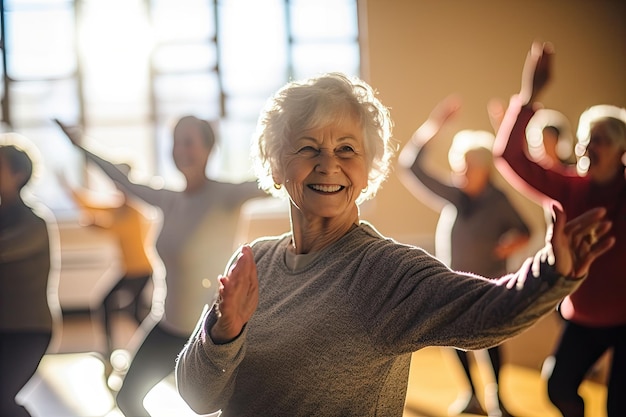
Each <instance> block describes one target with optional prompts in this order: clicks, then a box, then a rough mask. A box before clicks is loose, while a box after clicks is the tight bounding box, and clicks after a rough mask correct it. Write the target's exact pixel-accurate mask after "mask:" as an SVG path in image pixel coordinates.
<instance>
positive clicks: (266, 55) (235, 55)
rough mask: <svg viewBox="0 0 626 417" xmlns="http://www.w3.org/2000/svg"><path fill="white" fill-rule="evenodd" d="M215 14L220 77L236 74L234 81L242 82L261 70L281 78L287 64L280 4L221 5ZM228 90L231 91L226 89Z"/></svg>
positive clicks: (276, 0) (243, 1)
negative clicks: (216, 14)
mask: <svg viewBox="0 0 626 417" xmlns="http://www.w3.org/2000/svg"><path fill="white" fill-rule="evenodd" d="M218 13H219V14H218V16H219V19H220V27H219V33H218V40H219V45H220V48H219V51H220V56H219V59H220V68H221V70H222V72H223V73H224V74H229V73H231V72H232V73H235V74H239V75H238V76H235V77H236V78H237V81H244V79H245V78H247V77H250V76H253V75H254V74H256V73H258V71H264V70H272V71H275V72H277V73H279V74H281V75H283V76H284V74H286V71H283V70H282V69H283V68H285V67H286V64H287V61H286V59H287V39H286V35H287V34H286V28H285V24H284V22H285V18H284V16H285V11H284V2H283V1H281V0H267V1H262V2H261V1H254V0H237V1H234V0H233V1H228V2H221V3H220V4H219V5H218ZM242 28H245V30H242ZM237 81H236V82H237ZM257 82H258V80H257ZM229 88H234V87H233V86H232V85H229Z"/></svg>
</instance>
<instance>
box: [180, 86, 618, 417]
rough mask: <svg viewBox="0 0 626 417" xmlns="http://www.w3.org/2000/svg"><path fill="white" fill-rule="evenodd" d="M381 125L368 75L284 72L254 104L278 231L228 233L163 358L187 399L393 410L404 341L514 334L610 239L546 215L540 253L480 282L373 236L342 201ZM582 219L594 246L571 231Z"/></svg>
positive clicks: (406, 358)
mask: <svg viewBox="0 0 626 417" xmlns="http://www.w3.org/2000/svg"><path fill="white" fill-rule="evenodd" d="M390 130H391V121H390V118H389V113H388V110H387V109H386V108H385V107H384V106H383V105H382V104H381V103H380V102H379V101H378V99H377V98H376V97H375V95H374V92H373V91H372V89H371V87H369V86H368V85H367V84H366V83H364V82H363V81H361V80H359V79H350V78H347V77H345V76H343V75H341V74H326V75H322V76H319V77H317V78H312V79H309V80H306V81H303V82H292V83H290V84H287V85H286V86H285V87H284V88H282V89H281V90H279V91H278V93H277V94H276V95H275V96H274V97H273V98H272V99H271V100H270V101H269V102H268V107H267V109H266V110H265V112H264V113H263V114H262V116H261V118H260V123H259V132H258V136H257V141H256V151H257V152H256V154H257V155H256V156H257V160H258V162H259V182H260V184H261V186H262V187H264V188H265V189H266V190H268V191H270V192H271V193H273V194H280V193H283V192H286V195H287V197H288V198H289V205H290V217H291V231H290V232H289V233H286V234H284V235H282V236H276V237H266V238H260V239H258V240H256V241H254V242H253V243H252V244H250V245H244V246H243V247H242V248H241V250H240V251H238V252H237V253H236V254H235V255H234V256H233V258H232V262H231V263H230V265H229V266H227V268H226V272H225V275H224V276H222V277H220V290H219V294H220V298H219V299H218V300H217V302H216V303H215V304H213V305H212V306H211V308H210V309H207V310H206V311H205V312H204V313H203V314H202V316H201V318H200V320H199V322H198V325H197V326H196V330H195V331H194V333H193V335H192V336H191V338H190V340H189V342H188V343H187V345H186V346H185V348H184V349H183V351H182V352H181V354H180V355H179V360H178V362H177V373H176V376H177V382H178V389H179V392H180V394H181V395H182V397H183V398H184V399H185V400H186V401H187V403H188V404H189V405H190V407H191V408H192V409H193V410H195V411H196V412H198V413H202V414H205V413H211V412H216V411H218V410H222V412H223V416H226V417H228V416H237V417H246V416H254V417H258V416H262V415H267V416H269V415H271V416H278V417H280V416H285V417H287V416H288V417H298V416H312V415H315V416H340V415H343V416H360V417H362V416H376V415H378V416H381V415H384V416H401V415H402V412H403V406H404V401H405V394H406V388H407V381H408V373H409V364H410V359H411V352H414V351H416V350H418V349H421V348H423V347H426V346H431V345H438V346H455V347H458V348H463V349H478V348H484V347H489V346H494V345H496V344H498V343H500V342H501V341H503V340H504V339H506V338H507V337H511V336H513V335H515V334H517V333H519V332H521V331H522V330H523V329H525V328H527V327H528V326H530V325H531V324H532V323H534V322H535V321H536V320H537V319H538V318H539V317H541V316H542V315H544V314H546V313H547V312H549V311H551V310H552V309H553V308H554V307H555V305H556V304H557V303H558V301H559V300H560V299H562V298H563V297H564V296H565V295H567V294H569V293H570V292H572V291H573V290H575V289H576V288H577V287H578V286H579V284H580V282H581V278H582V277H583V276H584V275H586V273H587V269H588V267H589V264H590V263H591V262H592V261H593V260H594V259H595V258H596V257H597V256H598V255H600V254H601V253H604V252H605V251H606V250H607V249H608V248H609V247H610V246H611V245H612V243H613V239H612V238H609V237H608V236H607V231H608V230H609V228H610V224H608V223H606V222H603V221H602V217H603V215H604V211H603V210H596V211H593V212H590V213H587V214H586V215H585V216H582V217H580V218H578V219H576V220H574V221H573V222H570V223H569V225H568V226H567V227H566V226H565V224H564V216H563V214H562V213H558V215H557V217H556V224H555V227H554V234H553V236H552V240H551V242H552V246H551V247H552V248H553V249H554V251H553V253H551V252H549V251H544V252H541V253H540V254H539V256H537V257H536V258H535V259H536V261H535V262H534V264H533V262H532V260H529V261H528V262H526V263H525V264H524V267H523V268H522V269H521V270H520V271H519V272H518V273H516V274H511V275H509V276H505V277H502V278H501V279H499V280H493V281H492V280H488V279H485V278H482V277H478V276H473V275H469V274H461V273H457V272H454V271H451V270H450V269H449V268H448V267H446V266H445V265H444V264H443V263H441V262H440V261H439V260H437V259H436V258H434V257H433V256H431V255H430V254H428V253H426V252H425V251H424V250H422V249H420V248H417V247H413V246H409V245H405V244H401V243H398V242H396V241H394V240H393V239H389V238H386V237H384V236H382V235H381V234H380V233H379V232H378V231H376V229H375V228H374V227H373V226H372V225H370V224H368V223H366V222H364V221H360V220H359V207H358V203H360V202H361V201H363V200H365V199H367V198H370V197H372V196H374V195H375V193H376V191H377V190H378V188H379V186H380V184H381V182H382V181H383V180H384V179H385V177H386V175H387V174H388V170H389V168H390V157H391V155H392V152H393V150H394V147H393V146H392V144H391V141H390V137H391V131H390ZM591 230H593V231H594V233H595V234H596V236H598V237H599V238H600V240H599V241H597V242H596V243H595V245H594V246H590V245H589V244H588V243H586V242H583V241H582V237H583V236H584V235H588V234H589V233H590V232H591ZM548 255H549V256H548ZM548 261H549V262H548ZM533 265H534V267H533ZM533 275H535V276H533Z"/></svg>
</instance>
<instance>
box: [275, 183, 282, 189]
mask: <svg viewBox="0 0 626 417" xmlns="http://www.w3.org/2000/svg"><path fill="white" fill-rule="evenodd" d="M274 188H275V189H277V190H280V189H281V188H283V186H282V185H281V184H276V183H274Z"/></svg>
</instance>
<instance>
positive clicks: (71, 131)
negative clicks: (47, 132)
mask: <svg viewBox="0 0 626 417" xmlns="http://www.w3.org/2000/svg"><path fill="white" fill-rule="evenodd" d="M54 123H56V124H57V126H59V127H60V128H61V130H62V131H63V133H65V136H67V137H68V139H69V140H70V142H72V145H74V146H78V147H79V148H80V147H81V141H82V132H81V129H80V128H78V127H75V126H68V125H66V124H65V123H63V122H61V121H60V120H59V119H54Z"/></svg>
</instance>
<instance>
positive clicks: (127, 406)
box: [58, 116, 265, 417]
mask: <svg viewBox="0 0 626 417" xmlns="http://www.w3.org/2000/svg"><path fill="white" fill-rule="evenodd" d="M58 123H59V126H60V127H61V128H62V129H63V131H64V132H65V133H66V134H67V136H68V138H69V139H70V140H71V142H72V143H73V144H74V145H75V146H76V147H77V148H78V149H79V150H80V151H81V152H83V153H84V154H85V155H86V157H87V158H88V159H89V160H90V161H93V162H94V163H96V164H97V165H98V166H99V167H100V168H101V169H102V170H103V171H104V172H105V173H106V174H107V175H108V176H109V177H110V178H111V179H112V180H113V181H114V182H115V183H116V184H117V186H118V187H120V188H121V189H122V190H124V192H126V193H128V194H129V195H133V196H135V197H138V198H140V199H141V200H143V201H145V202H146V203H148V204H151V205H153V206H155V207H157V208H158V209H160V211H161V215H162V227H161V230H160V232H159V235H158V237H157V240H156V250H157V253H158V255H159V257H160V258H161V260H162V261H163V266H164V269H165V289H164V290H165V291H166V295H165V296H164V298H163V301H162V304H163V305H162V311H161V312H159V311H158V310H159V308H158V306H159V303H161V301H160V300H157V299H156V298H157V297H156V293H155V301H154V302H153V305H154V304H155V302H156V303H157V304H156V308H154V307H153V311H154V312H155V313H158V314H156V315H155V320H156V321H157V323H156V325H154V326H153V327H152V328H151V329H150V330H149V333H148V334H147V336H145V339H144V340H143V342H142V343H141V346H140V347H139V349H138V350H137V352H136V354H135V355H134V357H133V359H132V362H131V364H130V368H129V369H128V372H127V374H126V375H125V377H124V382H123V384H122V387H121V389H120V391H119V393H118V394H117V397H116V400H117V405H118V407H119V408H120V410H121V411H122V413H124V415H125V416H126V417H141V416H149V414H148V412H147V411H146V409H145V408H144V406H143V399H144V397H145V395H146V394H147V393H148V392H149V391H150V390H151V389H152V388H153V387H154V386H155V385H156V384H157V383H158V382H160V381H161V380H162V379H163V378H165V377H166V376H168V375H169V374H171V373H172V372H173V371H174V365H175V360H176V357H177V355H178V353H179V352H180V350H181V349H182V347H183V346H184V344H185V343H186V341H187V339H188V338H189V336H190V335H191V333H192V331H193V329H194V327H195V325H196V321H197V317H198V315H199V314H200V312H201V311H202V308H203V306H204V304H205V303H206V300H211V299H213V298H215V296H216V294H217V288H218V282H217V277H218V275H219V274H221V273H222V272H223V267H224V265H225V263H226V262H227V261H228V259H229V258H230V256H231V254H232V250H233V248H234V247H235V242H234V236H235V233H236V227H237V221H238V219H239V209H240V207H241V204H242V203H243V202H245V201H246V200H248V199H251V198H253V197H260V196H265V193H264V192H263V191H261V190H260V189H259V187H258V185H257V183H256V181H252V182H244V183H239V184H235V183H225V182H218V181H215V180H212V179H210V178H208V177H207V174H206V171H207V163H208V160H209V156H210V154H211V152H212V150H213V149H214V146H215V143H216V138H215V133H214V131H213V129H212V127H211V125H210V124H209V122H208V121H206V120H202V119H199V118H197V117H195V116H184V117H182V118H181V119H179V120H178V122H177V123H176V125H175V127H174V130H173V137H174V140H173V148H172V157H173V159H174V163H175V165H176V168H177V169H178V170H179V171H180V172H181V173H182V174H183V175H184V177H185V180H186V185H185V189H184V190H181V191H178V190H169V189H155V188H152V187H150V186H147V185H143V184H136V183H134V182H132V181H130V179H129V178H128V175H127V174H126V173H125V172H123V171H121V170H120V169H118V168H117V167H116V166H115V165H114V164H113V163H111V162H109V161H107V160H105V159H103V158H101V157H99V156H97V155H95V154H94V153H92V152H89V151H88V150H86V149H85V148H83V147H82V146H81V134H80V130H78V129H76V128H72V127H68V126H66V125H64V124H63V123H60V122H58ZM146 322H147V321H144V323H146Z"/></svg>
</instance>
